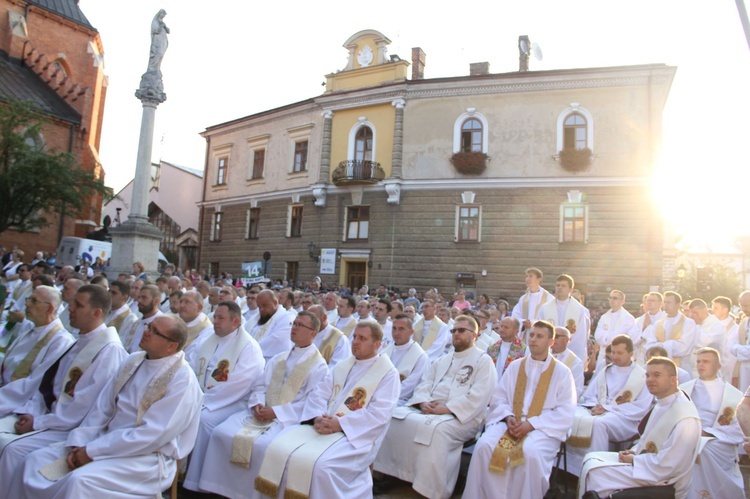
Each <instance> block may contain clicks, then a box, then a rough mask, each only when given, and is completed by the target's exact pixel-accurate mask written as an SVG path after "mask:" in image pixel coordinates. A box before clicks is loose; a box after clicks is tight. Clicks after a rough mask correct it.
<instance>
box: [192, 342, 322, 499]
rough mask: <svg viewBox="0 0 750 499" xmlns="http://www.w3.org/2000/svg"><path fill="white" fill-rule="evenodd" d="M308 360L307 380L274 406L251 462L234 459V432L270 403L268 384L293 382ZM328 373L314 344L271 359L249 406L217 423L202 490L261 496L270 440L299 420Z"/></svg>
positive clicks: (251, 456) (254, 449) (201, 485)
mask: <svg viewBox="0 0 750 499" xmlns="http://www.w3.org/2000/svg"><path fill="white" fill-rule="evenodd" d="M314 357H317V360H314ZM308 360H310V361H311V362H314V364H313V365H312V366H311V367H310V368H309V370H307V373H306V375H305V378H304V381H302V383H301V385H300V388H299V390H298V391H297V393H296V395H294V398H293V399H292V401H291V402H288V403H285V404H281V405H273V406H272V408H273V411H274V413H275V414H276V420H275V423H273V424H271V426H270V427H269V428H268V429H266V430H265V431H264V432H263V433H262V434H261V435H260V436H258V437H257V438H256V439H255V441H254V442H253V444H252V453H251V454H250V462H249V465H244V464H239V463H234V462H231V461H230V458H231V457H232V455H233V452H232V450H233V444H234V440H235V436H236V435H237V434H238V432H239V431H240V430H242V428H243V427H244V426H245V425H246V424H252V423H253V413H252V408H253V407H255V406H256V405H258V404H261V405H263V406H266V405H268V402H267V400H266V392H267V390H268V389H269V387H270V386H271V385H272V384H273V383H287V382H289V383H292V382H293V380H291V379H290V374H291V373H292V371H293V369H294V368H295V366H297V365H300V366H302V365H303V363H305V362H307V361H308ZM280 362H284V364H285V367H286V369H285V370H284V372H283V378H282V379H280V380H276V381H274V375H276V376H277V377H278V376H279V373H276V374H275V369H276V367H277V365H278V364H279V363H280ZM327 374H328V365H327V364H326V363H325V361H324V360H323V357H322V356H320V355H319V352H318V349H317V348H316V347H315V345H310V346H308V347H305V348H298V347H294V348H293V349H292V350H291V351H289V352H283V353H280V354H278V355H276V356H275V357H274V358H273V359H271V360H270V361H269V362H268V364H267V365H266V369H265V374H264V376H263V386H262V387H260V388H259V389H258V390H255V391H254V392H253V393H252V394H251V395H250V399H249V400H248V403H247V409H246V410H243V411H240V412H238V413H235V414H234V415H232V416H231V417H230V418H229V419H228V420H227V421H225V422H224V423H221V424H220V425H219V426H217V427H216V429H215V430H214V431H213V433H212V434H211V439H210V441H209V444H208V449H207V450H206V458H205V460H204V461H203V471H202V472H201V475H200V482H199V488H200V490H202V491H207V492H213V493H216V494H220V495H223V496H225V497H248V496H249V497H253V498H260V497H262V496H261V494H260V493H259V492H257V491H256V490H255V486H254V484H255V478H256V477H257V476H258V473H259V471H260V465H261V463H263V456H265V453H266V448H267V447H268V444H270V443H271V441H272V440H273V439H274V437H275V436H276V435H278V434H279V433H280V432H281V430H283V429H284V428H287V427H289V426H291V425H294V424H298V423H299V422H300V416H301V414H302V409H303V407H304V405H305V401H306V400H307V398H308V397H309V396H310V394H311V392H312V391H313V389H314V388H315V386H317V384H318V383H320V382H321V381H322V380H323V379H324V378H325V377H326V375H327ZM248 468H249V469H248Z"/></svg>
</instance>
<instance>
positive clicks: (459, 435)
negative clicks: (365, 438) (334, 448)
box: [373, 347, 497, 498]
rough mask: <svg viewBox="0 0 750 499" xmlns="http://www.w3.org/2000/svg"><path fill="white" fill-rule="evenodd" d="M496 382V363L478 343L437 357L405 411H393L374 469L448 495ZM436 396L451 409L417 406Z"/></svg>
mask: <svg viewBox="0 0 750 499" xmlns="http://www.w3.org/2000/svg"><path fill="white" fill-rule="evenodd" d="M495 385H497V375H496V371H495V366H494V365H493V364H492V360H491V359H490V357H489V356H488V355H487V354H486V353H484V352H482V351H481V350H480V349H478V348H476V347H471V348H468V349H467V350H464V351H463V352H454V353H450V354H446V355H444V356H442V357H440V358H439V359H438V360H436V361H435V362H433V363H432V365H431V366H430V368H429V369H428V370H427V371H426V372H425V374H424V376H423V378H422V382H421V383H419V385H418V386H417V388H416V390H414V395H413V396H412V398H411V399H409V401H408V402H406V404H405V407H403V408H401V409H400V411H402V412H401V413H400V414H399V413H398V411H397V413H396V414H394V418H393V421H391V427H390V428H389V429H388V433H387V434H386V437H385V440H384V441H383V445H382V446H381V447H380V452H379V453H378V456H377V458H376V459H375V464H374V466H373V468H374V469H375V471H379V472H381V473H385V474H387V475H391V476H395V477H397V478H400V479H401V480H405V481H407V482H411V483H412V487H413V488H414V490H416V491H417V492H419V493H420V494H422V495H423V496H427V497H431V498H448V497H450V496H451V494H452V493H453V488H454V487H455V485H456V479H457V478H458V469H459V467H460V464H461V449H462V448H463V444H464V443H465V442H466V441H467V440H470V439H471V438H473V437H475V436H476V434H477V432H478V431H479V427H480V425H481V424H482V420H483V419H484V415H485V413H486V411H487V404H488V403H489V401H490V397H491V396H492V392H493V390H494V389H495ZM432 401H437V402H440V403H443V404H445V405H446V406H447V407H448V409H450V411H451V414H446V415H441V416H435V415H432V414H424V413H422V412H421V411H420V410H419V407H418V406H419V404H421V403H422V402H432ZM436 456H437V457H438V458H437V459H436Z"/></svg>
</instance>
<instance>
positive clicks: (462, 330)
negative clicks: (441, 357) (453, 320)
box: [451, 327, 476, 334]
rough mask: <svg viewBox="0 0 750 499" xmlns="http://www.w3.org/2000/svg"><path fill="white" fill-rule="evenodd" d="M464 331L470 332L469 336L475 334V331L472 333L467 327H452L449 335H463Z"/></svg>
mask: <svg viewBox="0 0 750 499" xmlns="http://www.w3.org/2000/svg"><path fill="white" fill-rule="evenodd" d="M466 331H468V332H470V333H471V334H475V333H476V331H474V330H473V329H469V328H467V327H454V328H453V329H451V334H456V333H458V334H464V333H465V332H466Z"/></svg>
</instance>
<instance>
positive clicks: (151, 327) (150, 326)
mask: <svg viewBox="0 0 750 499" xmlns="http://www.w3.org/2000/svg"><path fill="white" fill-rule="evenodd" d="M146 329H148V331H149V332H150V333H151V334H155V335H156V336H160V337H162V338H164V339H165V340H167V341H171V342H174V343H179V341H177V340H174V339H172V338H170V337H169V336H166V335H164V334H161V333H160V332H159V331H157V330H156V328H155V327H154V326H152V325H151V323H150V322H149V323H148V324H146Z"/></svg>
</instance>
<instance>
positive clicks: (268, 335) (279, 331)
mask: <svg viewBox="0 0 750 499" xmlns="http://www.w3.org/2000/svg"><path fill="white" fill-rule="evenodd" d="M256 301H257V303H258V310H259V311H260V312H258V315H256V316H255V317H253V319H251V320H250V321H248V322H246V323H245V326H244V327H245V330H247V332H248V333H250V336H252V337H253V338H255V341H257V342H258V344H259V345H260V349H261V351H262V352H263V358H264V359H265V361H266V362H268V361H269V360H270V359H271V357H273V356H274V355H277V354H280V353H281V352H286V351H288V350H289V349H290V348H292V342H291V341H290V340H289V333H290V331H291V329H292V326H291V324H292V320H291V318H290V317H289V314H288V313H287V311H286V310H284V307H280V306H279V299H278V298H277V297H276V293H274V292H273V291H271V290H270V289H264V290H263V291H261V292H260V293H258V298H257V299H256Z"/></svg>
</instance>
